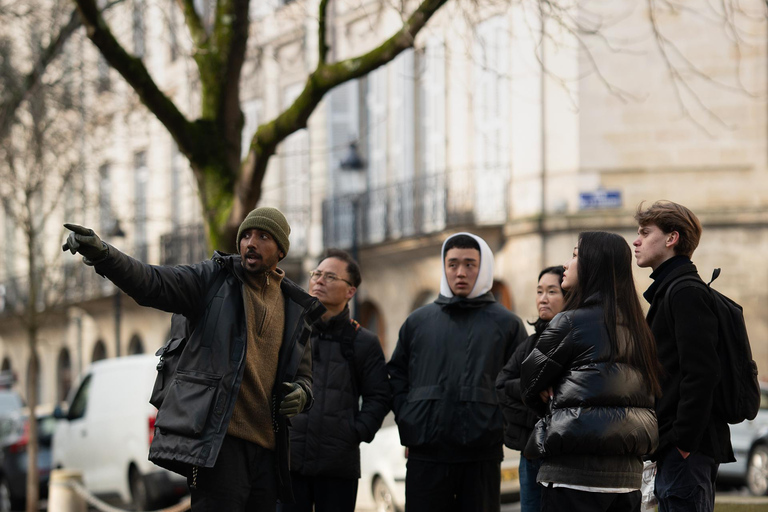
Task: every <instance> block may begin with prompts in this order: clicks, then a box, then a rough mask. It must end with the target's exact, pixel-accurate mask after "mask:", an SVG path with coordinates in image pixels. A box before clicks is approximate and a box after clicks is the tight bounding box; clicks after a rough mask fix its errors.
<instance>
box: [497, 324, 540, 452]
mask: <svg viewBox="0 0 768 512" xmlns="http://www.w3.org/2000/svg"><path fill="white" fill-rule="evenodd" d="M538 339H539V334H538V333H537V334H531V335H530V336H528V339H526V340H525V341H524V342H522V343H521V344H520V345H518V347H517V348H516V349H515V351H514V352H513V353H512V357H510V358H509V361H507V364H505V365H504V368H502V369H501V372H500V373H499V376H498V377H496V393H497V394H498V396H499V404H500V405H501V412H502V413H504V424H505V430H504V444H505V445H506V446H507V447H508V448H511V449H513V450H518V451H521V452H522V451H523V449H524V448H525V444H526V443H527V442H528V438H529V437H530V436H531V432H532V431H533V426H534V425H536V422H537V421H538V420H539V416H538V415H537V414H536V413H535V412H533V409H531V408H530V407H528V406H527V405H525V403H523V396H522V390H521V389H520V368H521V366H522V364H523V360H525V358H526V357H528V354H530V353H531V351H532V350H533V347H534V345H536V341H538Z"/></svg>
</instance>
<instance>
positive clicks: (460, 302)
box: [435, 292, 496, 309]
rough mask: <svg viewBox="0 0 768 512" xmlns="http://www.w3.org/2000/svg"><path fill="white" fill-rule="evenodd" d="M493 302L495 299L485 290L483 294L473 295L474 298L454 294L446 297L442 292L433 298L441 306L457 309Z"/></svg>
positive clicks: (477, 306) (478, 306) (476, 306)
mask: <svg viewBox="0 0 768 512" xmlns="http://www.w3.org/2000/svg"><path fill="white" fill-rule="evenodd" d="M494 302H496V299H495V298H494V296H493V294H492V293H491V292H485V293H484V294H482V295H480V296H479V297H475V298H474V299H470V298H467V297H459V296H457V295H454V296H453V297H446V296H445V295H443V294H440V295H438V296H437V299H435V304H437V305H439V306H441V307H442V308H458V309H462V308H468V309H471V308H481V307H483V306H487V305H488V304H492V303H494Z"/></svg>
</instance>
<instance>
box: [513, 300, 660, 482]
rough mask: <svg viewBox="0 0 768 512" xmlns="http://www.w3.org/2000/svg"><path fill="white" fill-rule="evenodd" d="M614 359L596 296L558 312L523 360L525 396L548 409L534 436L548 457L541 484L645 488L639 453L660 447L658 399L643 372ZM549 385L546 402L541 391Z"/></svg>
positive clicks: (530, 402) (539, 409)
mask: <svg viewBox="0 0 768 512" xmlns="http://www.w3.org/2000/svg"><path fill="white" fill-rule="evenodd" d="M619 335H620V336H621V334H619ZM610 358H611V345H610V338H609V335H608V329H607V327H606V324H605V321H604V313H603V308H602V306H601V305H600V304H599V303H598V302H597V300H596V298H593V299H592V300H588V301H587V305H586V306H585V307H583V308H579V309H574V310H569V311H565V312H562V313H558V314H557V315H556V316H555V318H553V319H552V321H551V322H550V323H549V326H548V327H547V329H546V330H545V331H544V332H543V333H542V334H541V337H540V338H539V341H538V343H536V346H535V347H534V349H533V351H532V352H531V354H530V355H529V356H528V357H527V358H526V359H525V361H523V368H522V375H521V381H520V383H521V386H522V388H523V399H524V400H525V403H526V404H528V405H529V406H530V407H532V408H534V409H535V410H536V411H537V412H538V413H539V414H541V415H542V416H545V415H547V413H549V415H548V416H547V418H546V419H543V420H542V422H545V421H546V423H547V431H546V436H544V437H541V438H539V437H536V433H534V438H535V439H536V441H537V448H538V452H539V453H540V454H541V455H542V456H543V457H544V459H543V461H542V465H541V469H540V470H539V475H538V480H539V481H540V482H556V483H563V484H571V485H582V486H588V487H607V488H634V489H639V488H640V483H641V480H642V471H643V462H642V457H643V456H645V455H647V454H650V453H652V452H653V451H654V450H655V449H656V446H657V444H658V430H657V426H656V415H655V412H654V409H653V406H654V399H653V395H652V394H651V393H650V391H649V390H648V388H647V386H646V383H645V379H644V378H643V375H642V373H641V372H640V370H638V369H637V368H634V367H632V366H630V365H628V364H625V363H619V362H613V363H612V362H611V361H610ZM549 387H552V388H553V391H554V397H553V399H552V400H551V402H550V404H549V406H547V404H545V403H544V402H542V400H541V398H540V396H539V393H540V392H541V391H543V390H546V389H547V388H549ZM550 411H551V412H550Z"/></svg>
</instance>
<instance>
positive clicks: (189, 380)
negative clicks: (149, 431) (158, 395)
mask: <svg viewBox="0 0 768 512" xmlns="http://www.w3.org/2000/svg"><path fill="white" fill-rule="evenodd" d="M220 380H221V376H220V375H212V374H208V373H201V372H189V371H182V370H178V371H177V372H176V378H175V379H174V380H173V381H172V382H171V385H170V387H169V388H168V392H167V395H166V397H165V400H164V401H163V404H162V407H161V408H160V411H158V413H157V421H156V423H155V425H156V426H157V427H158V428H160V429H161V430H170V431H171V432H176V433H178V434H181V435H184V436H190V437H200V436H201V435H202V434H203V428H204V427H205V423H206V420H207V419H208V413H209V412H210V410H211V405H212V404H213V398H214V396H216V388H217V387H218V384H219V381H220Z"/></svg>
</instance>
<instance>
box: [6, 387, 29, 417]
mask: <svg viewBox="0 0 768 512" xmlns="http://www.w3.org/2000/svg"><path fill="white" fill-rule="evenodd" d="M23 408H24V400H22V398H21V395H19V394H18V393H17V392H16V391H13V390H10V389H0V418H7V417H9V416H12V415H14V414H17V413H18V412H19V411H21V410H22V409H23Z"/></svg>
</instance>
